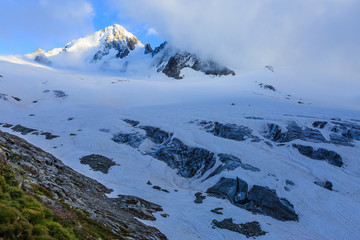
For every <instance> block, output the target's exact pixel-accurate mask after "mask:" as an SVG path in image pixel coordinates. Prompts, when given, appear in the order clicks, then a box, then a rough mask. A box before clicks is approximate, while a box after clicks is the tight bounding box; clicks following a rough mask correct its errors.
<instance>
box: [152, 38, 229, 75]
mask: <svg viewBox="0 0 360 240" xmlns="http://www.w3.org/2000/svg"><path fill="white" fill-rule="evenodd" d="M160 52H162V54H160ZM155 55H160V56H159V57H158V58H156V59H157V63H156V67H157V71H158V72H160V71H161V72H163V73H164V74H165V75H167V76H168V77H172V78H175V79H182V78H183V76H180V73H181V70H182V69H184V68H191V69H193V70H195V71H201V72H203V73H205V74H206V75H214V76H222V75H230V74H231V75H235V72H234V71H232V70H230V69H229V68H227V67H224V66H221V65H220V64H218V63H215V62H214V61H211V60H203V59H200V58H199V57H197V56H196V55H195V54H192V53H188V52H184V51H179V50H176V49H172V48H171V47H169V46H168V45H167V43H166V42H165V43H163V44H161V45H160V46H159V47H157V48H155V49H154V51H153V52H152V56H153V57H154V56H155Z"/></svg>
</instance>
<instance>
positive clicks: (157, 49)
mask: <svg viewBox="0 0 360 240" xmlns="http://www.w3.org/2000/svg"><path fill="white" fill-rule="evenodd" d="M166 45H167V42H166V41H165V42H163V43H162V44H160V46H158V47H156V48H155V49H154V51H152V53H151V56H153V57H154V56H155V55H156V54H158V53H159V52H160V51H161V50H163V49H164V48H165V46H166Z"/></svg>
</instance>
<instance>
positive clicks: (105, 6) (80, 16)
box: [0, 0, 163, 55]
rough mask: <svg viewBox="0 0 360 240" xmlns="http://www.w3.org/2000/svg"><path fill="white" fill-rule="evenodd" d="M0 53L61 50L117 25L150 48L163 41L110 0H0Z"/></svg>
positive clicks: (141, 22)
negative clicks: (96, 32) (58, 48)
mask: <svg viewBox="0 0 360 240" xmlns="http://www.w3.org/2000/svg"><path fill="white" fill-rule="evenodd" d="M0 9H1V10H2V13H1V15H0V22H1V23H2V24H1V27H0V54H1V55H9V54H26V53H31V52H34V51H36V49H37V48H39V47H40V48H43V49H45V50H51V49H53V48H55V47H63V46H64V45H65V44H66V43H68V42H70V41H71V40H73V39H77V38H80V37H84V36H86V35H88V34H92V33H93V32H94V31H97V30H100V29H104V28H105V27H107V26H110V25H113V24H115V23H116V24H120V25H122V26H124V27H125V28H126V29H127V30H128V31H130V32H132V33H133V34H134V35H135V36H137V37H138V38H139V40H140V41H141V42H143V43H147V42H149V43H151V45H152V46H153V47H156V46H158V45H160V44H161V43H162V42H163V39H161V37H159V36H158V35H157V34H155V31H153V30H150V31H149V29H153V28H152V26H150V25H148V24H147V23H146V22H144V21H138V20H136V19H133V18H132V17H131V16H124V14H120V11H119V10H118V9H116V8H114V7H113V6H112V1H111V0H104V1H101V0H90V1H86V0H62V1H60V0H1V2H0Z"/></svg>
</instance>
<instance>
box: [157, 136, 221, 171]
mask: <svg viewBox="0 0 360 240" xmlns="http://www.w3.org/2000/svg"><path fill="white" fill-rule="evenodd" d="M151 155H152V156H153V157H155V158H157V159H159V160H161V161H164V162H165V163H167V165H168V166H169V167H171V168H172V169H179V170H178V174H179V175H180V176H182V177H186V178H190V177H194V176H202V175H203V174H204V173H205V172H206V171H207V170H209V169H210V168H212V167H213V166H214V164H215V161H216V160H215V156H214V155H215V154H214V153H212V152H209V151H208V150H206V149H202V148H196V147H189V146H186V145H185V144H184V143H183V142H182V141H180V140H179V139H178V138H173V139H171V140H170V141H169V142H166V143H165V144H163V145H161V146H160V147H159V148H158V149H157V150H155V152H153V153H152V154H151Z"/></svg>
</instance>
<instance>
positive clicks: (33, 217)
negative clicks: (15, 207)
mask: <svg viewBox="0 0 360 240" xmlns="http://www.w3.org/2000/svg"><path fill="white" fill-rule="evenodd" d="M22 213H23V215H24V217H25V219H27V220H28V221H29V222H30V223H32V224H35V223H38V222H40V221H41V220H43V219H44V218H45V213H44V211H43V209H39V210H34V209H29V208H25V209H23V210H22Z"/></svg>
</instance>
